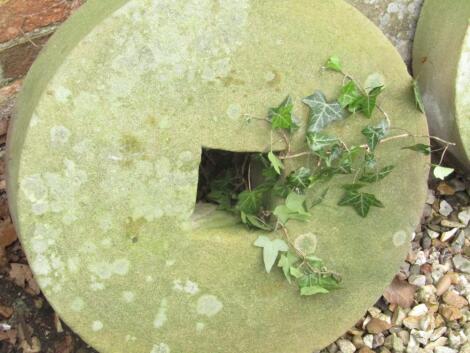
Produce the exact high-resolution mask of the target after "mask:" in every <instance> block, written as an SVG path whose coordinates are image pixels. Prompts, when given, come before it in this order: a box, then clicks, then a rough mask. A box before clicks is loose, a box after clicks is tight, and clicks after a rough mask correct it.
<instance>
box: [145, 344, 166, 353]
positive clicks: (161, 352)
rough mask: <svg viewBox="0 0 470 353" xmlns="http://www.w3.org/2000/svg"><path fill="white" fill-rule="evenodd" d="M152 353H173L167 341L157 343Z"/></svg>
mask: <svg viewBox="0 0 470 353" xmlns="http://www.w3.org/2000/svg"><path fill="white" fill-rule="evenodd" d="M150 353H171V351H170V347H169V346H168V345H167V344H166V343H160V344H155V345H154V346H153V348H152V350H151V351H150Z"/></svg>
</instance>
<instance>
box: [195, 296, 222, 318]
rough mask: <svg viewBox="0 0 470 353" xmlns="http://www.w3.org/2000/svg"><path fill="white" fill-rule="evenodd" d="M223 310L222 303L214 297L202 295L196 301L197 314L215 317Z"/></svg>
mask: <svg viewBox="0 0 470 353" xmlns="http://www.w3.org/2000/svg"><path fill="white" fill-rule="evenodd" d="M222 308H223V304H222V302H221V301H220V300H219V299H218V298H217V297H216V296H215V295H207V294H205V295H203V296H201V297H200V298H199V299H198V301H197V313H198V314H199V315H205V316H208V317H212V316H214V315H217V314H218V313H219V312H220V311H221V310H222Z"/></svg>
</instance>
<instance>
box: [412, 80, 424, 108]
mask: <svg viewBox="0 0 470 353" xmlns="http://www.w3.org/2000/svg"><path fill="white" fill-rule="evenodd" d="M413 95H414V97H415V104H416V108H418V109H419V110H420V111H421V113H424V112H425V110H424V103H423V96H422V95H421V90H420V88H419V86H418V81H416V80H413Z"/></svg>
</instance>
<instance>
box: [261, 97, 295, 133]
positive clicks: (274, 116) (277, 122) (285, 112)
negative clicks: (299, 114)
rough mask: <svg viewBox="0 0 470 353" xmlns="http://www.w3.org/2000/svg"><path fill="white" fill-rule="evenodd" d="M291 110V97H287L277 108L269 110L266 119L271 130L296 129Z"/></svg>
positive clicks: (292, 105)
mask: <svg viewBox="0 0 470 353" xmlns="http://www.w3.org/2000/svg"><path fill="white" fill-rule="evenodd" d="M293 109H294V103H293V101H292V97H291V96H288V97H287V98H286V99H285V100H284V101H283V102H282V103H281V105H279V106H278V107H277V108H271V109H270V110H269V114H268V118H269V121H271V125H272V128H273V129H287V130H292V129H294V128H295V127H297V124H296V123H295V119H294V113H293Z"/></svg>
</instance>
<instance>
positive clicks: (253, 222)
mask: <svg viewBox="0 0 470 353" xmlns="http://www.w3.org/2000/svg"><path fill="white" fill-rule="evenodd" d="M242 215H244V216H242V221H243V223H245V224H248V225H250V226H252V227H255V228H258V229H262V230H267V231H272V230H273V227H271V226H270V225H269V224H267V223H266V222H265V221H264V220H263V219H262V218H260V217H258V216H255V215H252V214H244V213H242Z"/></svg>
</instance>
